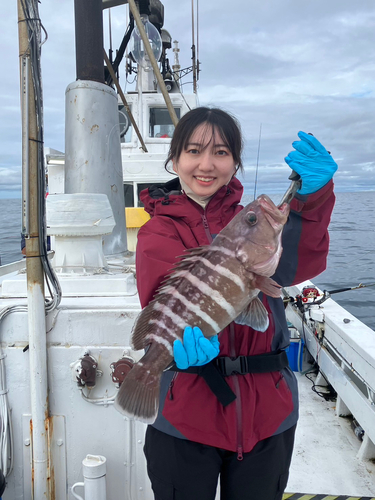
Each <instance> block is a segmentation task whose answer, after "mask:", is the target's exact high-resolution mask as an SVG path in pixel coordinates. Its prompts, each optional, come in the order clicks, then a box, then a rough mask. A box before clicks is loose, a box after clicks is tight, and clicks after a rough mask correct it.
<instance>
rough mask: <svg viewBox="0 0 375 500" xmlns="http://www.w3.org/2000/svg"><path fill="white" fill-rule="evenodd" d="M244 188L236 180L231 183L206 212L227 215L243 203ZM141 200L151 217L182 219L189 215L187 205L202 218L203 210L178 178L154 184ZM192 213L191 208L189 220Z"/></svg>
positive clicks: (234, 178)
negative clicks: (189, 195)
mask: <svg viewBox="0 0 375 500" xmlns="http://www.w3.org/2000/svg"><path fill="white" fill-rule="evenodd" d="M242 193H243V186H242V184H241V182H240V181H239V180H238V179H237V178H236V177H233V179H232V180H231V181H230V182H229V184H228V185H227V186H223V187H222V188H220V189H219V190H218V191H217V192H216V193H215V194H214V196H213V197H212V198H211V200H210V201H209V203H208V205H207V207H206V210H209V211H211V210H214V211H217V210H220V211H223V212H224V213H225V211H226V210H228V209H229V208H230V207H232V206H236V205H238V204H239V202H240V201H241V197H242ZM140 199H141V201H142V203H143V204H144V207H145V210H146V212H147V213H149V214H150V216H151V217H153V216H155V215H168V216H172V217H182V218H184V216H186V215H187V204H190V205H191V207H194V208H195V210H196V211H197V215H198V216H199V218H201V214H202V213H203V211H204V210H203V208H202V207H201V206H200V205H199V204H198V203H196V202H195V201H193V200H192V199H191V198H189V197H188V196H187V195H186V194H185V193H184V192H183V191H182V189H181V184H180V180H179V178H178V177H176V178H175V179H172V180H170V181H168V182H166V183H164V184H153V185H152V186H150V187H149V188H148V189H144V190H143V191H142V192H141V193H140ZM191 216H192V213H191V209H190V208H189V219H191Z"/></svg>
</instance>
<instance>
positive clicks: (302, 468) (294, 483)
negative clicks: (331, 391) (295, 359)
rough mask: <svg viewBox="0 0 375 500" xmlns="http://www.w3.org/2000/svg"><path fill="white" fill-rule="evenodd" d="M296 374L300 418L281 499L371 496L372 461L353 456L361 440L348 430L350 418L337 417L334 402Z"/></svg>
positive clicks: (374, 495) (352, 499)
mask: <svg viewBox="0 0 375 500" xmlns="http://www.w3.org/2000/svg"><path fill="white" fill-rule="evenodd" d="M296 375H297V379H298V383H299V390H300V401H301V409H300V420H299V425H298V426H297V433H296V443H295V449H294V454H293V459H292V465H291V470H290V476H289V482H288V485H287V488H286V491H287V492H289V494H286V495H284V499H288V500H296V499H301V500H302V499H303V500H310V499H314V500H318V499H319V500H322V499H327V500H328V499H329V500H334V499H339V500H343V499H350V500H356V499H358V498H361V499H362V498H363V497H364V498H366V500H367V499H368V498H371V499H372V498H375V463H372V462H369V461H366V462H364V461H361V460H359V459H358V458H357V457H356V455H357V452H358V450H359V448H360V445H361V442H360V441H359V440H358V438H357V437H356V436H355V434H354V432H353V430H352V429H351V422H350V420H349V419H347V418H341V417H337V416H336V415H335V404H336V403H335V402H330V401H326V400H325V399H323V398H321V397H319V396H318V395H317V394H315V393H314V392H313V391H312V390H311V387H312V385H313V384H312V382H311V381H310V380H308V379H307V378H306V377H305V376H304V375H301V374H299V373H297V374H296ZM309 376H311V375H309ZM298 492H300V493H299V494H298V495H296V496H294V495H293V496H292V495H291V493H293V494H297V493H298Z"/></svg>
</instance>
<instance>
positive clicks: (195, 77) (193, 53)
mask: <svg viewBox="0 0 375 500" xmlns="http://www.w3.org/2000/svg"><path fill="white" fill-rule="evenodd" d="M191 38H192V45H191V51H192V57H191V59H192V66H193V92H194V93H195V94H196V93H197V68H196V63H195V33H194V0H191Z"/></svg>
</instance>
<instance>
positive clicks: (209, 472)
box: [136, 108, 337, 500]
mask: <svg viewBox="0 0 375 500" xmlns="http://www.w3.org/2000/svg"><path fill="white" fill-rule="evenodd" d="M299 137H300V139H301V140H300V141H296V142H295V143H293V146H294V148H295V149H296V151H293V152H291V153H290V154H289V156H287V158H286V159H285V160H286V162H287V163H288V164H289V165H290V166H291V168H293V169H294V170H295V171H296V172H297V173H299V174H300V176H301V178H302V188H301V190H300V193H299V194H297V196H296V198H295V199H294V200H293V201H292V203H291V213H290V216H289V219H288V222H287V224H286V226H285V228H284V231H283V247H284V250H283V254H282V257H281V260H280V263H279V266H278V268H277V271H276V273H275V275H274V276H273V279H274V280H275V281H277V282H278V283H279V284H280V285H282V286H287V285H291V284H293V283H298V282H302V281H304V280H306V279H311V278H313V277H314V276H316V275H317V274H319V273H321V272H322V271H323V270H324V269H325V266H326V257H327V253H328V243H329V239H328V232H327V227H328V224H329V221H330V216H331V212H332V209H333V206H334V200H335V198H334V194H333V182H332V180H331V178H332V176H333V174H334V172H335V171H336V169H337V165H336V163H335V162H334V161H333V159H332V157H331V156H330V154H329V153H328V152H327V151H326V150H325V148H324V147H323V146H322V145H321V144H320V143H319V141H317V140H316V139H315V138H314V137H312V136H310V135H308V134H305V133H304V132H300V133H299ZM241 152H242V138H241V132H240V128H239V125H238V124H237V122H236V120H235V119H234V118H233V117H232V116H230V115H228V114H227V113H225V112H224V111H222V110H219V109H209V108H197V109H194V110H192V111H190V112H189V113H187V114H186V115H185V116H184V117H183V118H182V119H181V120H180V122H179V124H178V125H177V127H176V129H175V132H174V136H173V138H172V142H171V145H170V151H169V155H168V158H167V161H166V165H167V164H169V163H170V162H172V165H173V170H174V172H175V173H176V174H177V176H178V177H177V178H175V179H173V180H171V181H169V182H167V183H166V184H164V185H155V186H152V187H150V188H149V189H148V190H145V191H143V192H142V193H141V200H142V202H143V203H144V205H145V209H146V211H147V212H148V213H149V214H150V215H151V219H150V221H149V222H148V223H147V224H145V225H144V226H143V227H142V228H141V230H140V232H139V236H138V246H137V254H136V265H137V283H138V291H139V297H140V301H141V305H142V307H145V306H146V305H147V304H148V303H149V302H150V301H151V300H152V298H153V296H154V294H155V291H156V290H157V288H158V287H159V285H160V283H161V281H163V278H164V277H165V275H167V274H168V272H169V271H170V269H171V267H172V266H173V264H175V262H176V257H178V256H181V255H182V254H183V253H184V251H185V250H186V249H188V248H194V247H198V246H202V245H207V244H209V243H210V242H211V241H212V239H213V238H214V237H215V235H216V234H217V233H219V232H220V230H221V229H222V228H223V227H225V226H226V224H228V222H229V221H230V220H231V219H232V218H233V217H234V215H235V214H236V213H238V212H239V211H240V210H241V208H242V207H241V205H240V204H239V203H240V200H241V196H242V192H243V187H242V185H241V183H240V182H239V180H238V179H237V178H236V173H237V171H238V170H239V169H240V170H242V168H243V167H242V161H241ZM260 298H261V300H262V302H263V304H264V306H265V307H266V309H267V311H268V314H269V320H270V321H269V326H268V328H267V330H266V331H265V332H258V331H254V330H253V329H251V328H250V327H248V326H245V325H238V324H236V323H234V322H233V323H231V324H230V325H229V326H228V327H227V328H225V329H224V330H223V331H222V332H220V334H219V336H218V339H217V338H213V339H211V340H208V339H205V338H204V337H203V334H202V332H200V330H199V329H198V328H193V327H194V325H191V327H188V328H186V329H185V332H184V338H183V343H181V342H180V341H176V342H175V345H174V357H175V361H176V365H177V366H176V369H174V370H173V369H172V370H168V371H166V372H165V373H164V374H163V379H162V387H161V394H160V408H159V413H158V417H157V419H156V421H155V423H154V424H153V425H152V426H149V427H148V429H147V433H146V443H145V454H146V459H147V465H148V473H149V476H150V479H151V483H152V488H153V490H154V494H155V499H156V500H172V499H174V500H213V499H214V498H215V495H216V488H217V483H218V479H219V477H220V489H221V499H222V500H246V499H248V500H250V499H252V500H255V499H256V500H281V498H282V494H283V491H284V488H285V486H286V483H287V479H288V470H289V465H290V460H291V455H292V450H293V440H294V432H295V427H296V423H297V418H298V395H297V383H296V379H295V377H294V374H293V372H292V371H291V370H290V369H289V367H282V368H281V369H275V368H272V363H271V364H269V371H266V373H257V372H255V373H254V372H252V373H249V372H247V371H246V370H244V372H242V374H238V373H237V372H236V373H234V374H231V375H229V374H227V373H226V374H225V375H228V376H226V378H225V381H226V382H227V386H229V390H230V393H231V394H233V398H229V400H225V395H224V392H225V391H224V392H222V391H221V389H219V390H218V391H216V393H215V394H214V392H213V391H212V388H210V386H209V384H208V383H207V381H206V380H205V378H204V377H203V376H200V375H199V373H198V371H197V370H196V369H194V366H199V365H203V364H205V363H209V362H210V361H211V360H212V359H213V358H215V357H216V356H218V357H219V358H226V359H228V357H230V358H232V359H233V358H237V357H238V356H242V357H248V356H254V357H256V356H259V355H264V354H266V353H279V352H282V351H283V350H284V349H285V348H286V347H287V346H288V344H289V332H288V328H287V324H286V318H285V313H284V307H283V302H282V300H281V299H280V298H278V299H275V298H271V297H267V296H265V295H264V294H260ZM252 359H253V358H252ZM262 359H263V358H262ZM267 366H268V365H267ZM186 368H188V370H187V372H186V373H184V371H181V370H184V369H186ZM176 370H178V371H176Z"/></svg>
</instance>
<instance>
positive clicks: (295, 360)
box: [286, 339, 305, 372]
mask: <svg viewBox="0 0 375 500" xmlns="http://www.w3.org/2000/svg"><path fill="white" fill-rule="evenodd" d="M304 345H305V342H304V341H303V340H302V339H291V340H290V345H289V347H288V349H287V350H286V354H287V356H288V360H289V366H290V367H291V369H292V370H293V371H294V372H298V371H302V356H303V346H304ZM298 352H299V357H298Z"/></svg>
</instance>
